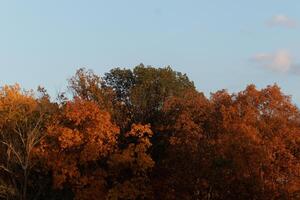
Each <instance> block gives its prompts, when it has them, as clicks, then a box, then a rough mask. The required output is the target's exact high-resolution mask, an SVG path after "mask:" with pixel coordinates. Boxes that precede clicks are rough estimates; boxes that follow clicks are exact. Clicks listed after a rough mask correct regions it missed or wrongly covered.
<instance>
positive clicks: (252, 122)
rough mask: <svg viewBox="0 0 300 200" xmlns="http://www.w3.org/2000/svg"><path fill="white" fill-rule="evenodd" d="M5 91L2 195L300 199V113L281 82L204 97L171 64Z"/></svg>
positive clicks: (0, 134) (0, 115) (94, 199)
mask: <svg viewBox="0 0 300 200" xmlns="http://www.w3.org/2000/svg"><path fill="white" fill-rule="evenodd" d="M66 92H67V93H61V94H60V95H59V96H58V98H57V99H53V98H51V97H50V96H49V95H48V94H47V92H46V90H45V89H44V88H42V87H39V88H38V90H37V91H36V92H34V91H33V90H30V91H26V90H23V89H21V87H20V86H19V85H13V86H3V87H2V88H1V89H0V199H7V200H11V199H21V200H27V199H46V200H47V199H49V200H50V199H76V200H81V199H82V200H98V199H100V200H101V199H107V200H131V199H132V200H141V199H166V200H168V199H169V200H172V199H180V200H181V199H182V200H194V199H206V200H226V199H232V200H235V199H251V200H252V199H253V200H265V199H267V200H268V199H270V200H277V199H278V200H281V199H283V200H284V199H287V200H288V199H300V111H299V109H298V107H297V106H296V105H294V104H293V103H292V102H291V98H290V97H289V96H286V95H284V94H283V93H282V92H281V90H280V88H279V87H278V86H277V85H276V84H275V85H272V86H267V87H266V88H263V89H257V88H256V87H255V86H254V85H249V86H247V87H246V89H245V90H243V91H241V92H238V93H228V92H227V91H226V90H220V91H218V92H216V93H212V94H211V96H210V97H206V96H205V95H204V94H203V93H201V92H199V91H197V90H196V89H195V86H194V84H193V82H192V81H190V80H189V78H188V77H187V76H186V75H185V74H182V73H179V72H176V71H173V70H172V69H171V68H170V67H166V68H154V67H145V66H143V65H139V66H137V67H135V68H133V69H132V70H131V69H121V68H115V69H112V70H111V71H110V72H108V73H106V74H104V76H103V77H100V76H98V75H96V74H95V73H93V72H92V71H90V70H85V69H79V70H78V71H77V72H76V74H75V75H74V76H73V77H72V78H70V79H69V85H68V90H67V91H66Z"/></svg>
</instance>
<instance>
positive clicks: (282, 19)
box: [266, 14, 298, 28]
mask: <svg viewBox="0 0 300 200" xmlns="http://www.w3.org/2000/svg"><path fill="white" fill-rule="evenodd" d="M266 24H267V26H269V27H275V26H278V27H284V28H296V27H297V26H298V22H297V21H296V20H293V19H291V18H290V17H288V16H286V15H283V14H280V15H275V16H273V17H272V18H271V19H270V20H269V21H268V22H267V23H266Z"/></svg>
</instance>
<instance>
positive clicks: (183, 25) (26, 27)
mask: <svg viewBox="0 0 300 200" xmlns="http://www.w3.org/2000/svg"><path fill="white" fill-rule="evenodd" d="M299 9H300V1H299V0H251V1H238V0H205V1H204V0H195V1H192V0H185V1H183V0H180V1H179V0H151V1H149V0H148V1H146V0H126V1H124V0H110V1H108V0H105V1H104V0H94V1H93V0H86V1H83V0H51V1H49V0H48V1H46V0H45V1H40V0H35V1H34V0H26V1H21V0H2V1H0V85H4V84H14V83H19V84H20V85H21V86H22V87H23V88H26V89H31V88H32V89H35V88H37V86H38V85H43V86H45V87H46V89H47V90H48V91H49V93H50V94H52V95H56V94H57V93H59V92H61V91H63V90H64V89H65V87H66V84H67V79H68V78H70V77H71V76H72V75H74V73H75V71H76V69H78V68H80V67H86V68H88V69H92V70H94V72H95V73H97V74H99V75H103V74H104V73H105V72H108V71H109V70H110V69H111V68H113V67H134V66H136V65H138V64H140V63H143V64H144V65H153V66H156V67H164V66H168V65H170V66H172V68H173V69H174V70H177V71H181V72H184V73H186V74H187V75H188V76H189V77H190V79H192V80H193V81H194V83H195V85H196V87H197V89H198V90H199V91H202V92H204V93H205V94H206V95H207V96H209V94H210V92H216V91H217V90H220V89H228V91H229V92H238V91H240V90H243V89H245V87H246V86H247V85H248V84H252V83H253V84H255V85H257V87H258V88H262V87H266V86H267V85H270V84H274V83H277V84H278V85H279V86H280V87H281V88H282V90H283V92H284V93H285V94H287V95H292V100H293V102H294V103H296V104H298V105H300V90H299V89H298V88H299V83H300V12H299Z"/></svg>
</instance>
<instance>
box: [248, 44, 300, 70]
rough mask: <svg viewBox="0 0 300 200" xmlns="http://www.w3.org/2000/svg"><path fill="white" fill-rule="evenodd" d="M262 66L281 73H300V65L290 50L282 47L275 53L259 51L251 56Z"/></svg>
mask: <svg viewBox="0 0 300 200" xmlns="http://www.w3.org/2000/svg"><path fill="white" fill-rule="evenodd" d="M251 60H252V61H254V62H256V63H258V64H259V65H260V66H262V67H264V68H267V69H270V70H272V71H276V72H280V73H297V74H299V73H300V65H299V64H297V63H296V61H295V59H294V57H293V56H292V55H291V54H290V52H289V51H287V50H284V49H281V50H278V51H276V52H274V53H259V54H256V55H254V56H253V57H252V58H251Z"/></svg>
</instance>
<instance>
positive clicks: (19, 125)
mask: <svg viewBox="0 0 300 200" xmlns="http://www.w3.org/2000/svg"><path fill="white" fill-rule="evenodd" d="M0 113H1V115H0V153H1V158H0V170H1V176H2V180H4V182H6V183H5V184H6V186H7V187H8V188H11V189H9V190H7V191H2V192H4V193H6V194H1V195H4V196H5V197H6V198H9V196H11V195H12V196H13V197H11V198H20V199H23V200H25V199H27V187H28V177H29V175H30V170H31V169H32V167H33V159H32V158H33V153H34V152H33V150H34V148H35V147H36V146H37V145H38V143H39V142H40V140H41V138H42V137H43V119H44V114H43V109H42V107H41V106H40V104H39V102H38V100H37V99H35V97H34V95H33V92H31V91H22V90H21V88H20V86H19V85H13V86H4V87H2V88H1V90H0ZM7 192H9V193H10V194H8V193H7Z"/></svg>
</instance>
